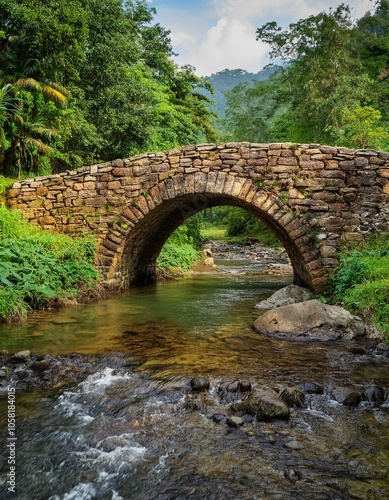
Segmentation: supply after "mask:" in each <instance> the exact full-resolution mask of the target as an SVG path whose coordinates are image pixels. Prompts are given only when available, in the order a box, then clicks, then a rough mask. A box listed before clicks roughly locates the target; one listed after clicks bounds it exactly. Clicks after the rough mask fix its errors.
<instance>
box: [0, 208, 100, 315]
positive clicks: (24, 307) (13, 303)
mask: <svg viewBox="0 0 389 500" xmlns="http://www.w3.org/2000/svg"><path fill="white" fill-rule="evenodd" d="M95 247H96V242H95V240H94V239H92V238H82V239H76V238H72V237H70V236H67V235H55V234H52V233H48V232H46V231H43V230H42V229H40V228H38V227H34V226H30V225H29V224H28V223H27V222H26V221H25V220H23V219H22V218H21V215H20V213H19V212H17V211H10V210H8V209H7V208H5V207H4V206H0V319H3V320H4V319H7V320H9V319H14V318H20V317H24V316H25V315H26V313H27V311H28V310H29V309H41V308H44V307H47V306H48V305H51V304H54V303H61V302H64V301H68V300H75V299H77V298H79V297H80V296H81V295H82V294H84V293H86V292H88V291H91V290H94V289H95V288H96V286H97V278H98V273H97V270H96V269H95V267H94V265H93V261H94V255H95Z"/></svg>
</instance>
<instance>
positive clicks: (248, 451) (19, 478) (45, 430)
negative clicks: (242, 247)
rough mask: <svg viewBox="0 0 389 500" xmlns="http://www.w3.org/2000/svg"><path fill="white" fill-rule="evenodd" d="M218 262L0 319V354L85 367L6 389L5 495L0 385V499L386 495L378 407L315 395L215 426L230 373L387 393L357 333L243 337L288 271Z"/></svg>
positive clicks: (382, 367) (383, 429) (385, 374)
mask: <svg viewBox="0 0 389 500" xmlns="http://www.w3.org/2000/svg"><path fill="white" fill-rule="evenodd" d="M218 264H219V266H218V268H217V269H215V270H209V271H207V272H202V273H196V274H193V275H191V276H186V277H182V278H180V279H177V280H173V281H169V282H164V283H158V284H157V285H155V286H150V287H144V288H139V289H134V290H131V291H130V292H126V293H123V294H120V295H117V296H113V297H111V298H109V299H107V300H103V301H101V302H98V303H94V304H89V305H85V306H82V307H73V308H69V309H66V310H62V311H59V312H52V313H40V314H36V315H33V316H32V317H30V318H29V320H28V321H27V322H26V323H24V324H22V325H18V326H12V327H9V326H0V338H1V344H0V349H8V350H9V351H10V352H15V351H18V350H21V349H31V351H32V352H33V353H36V354H41V355H44V354H48V355H51V356H57V355H60V356H62V358H63V357H65V358H66V356H67V355H69V359H72V360H73V361H74V360H77V363H79V366H80V367H83V369H85V367H86V368H88V369H89V372H90V374H89V376H87V377H86V378H85V379H84V380H83V381H82V382H81V383H74V384H72V385H71V386H69V387H66V388H58V389H56V388H54V389H51V390H50V391H42V390H36V391H34V392H25V391H23V390H17V391H16V414H17V420H16V436H17V441H16V484H17V490H16V491H17V493H16V494H14V493H12V492H10V493H9V494H8V493H7V485H6V479H7V476H6V474H7V471H8V470H9V466H8V465H7V459H8V457H9V449H8V448H7V446H6V443H7V429H6V416H7V415H6V405H7V400H6V394H4V397H3V398H2V399H1V400H0V408H1V415H0V418H1V420H2V422H4V423H5V425H3V424H2V426H1V440H2V441H1V442H2V443H3V446H2V450H1V453H2V455H1V457H2V465H1V481H2V484H1V485H0V487H1V489H2V490H3V491H5V493H4V494H0V497H1V498H17V499H18V500H19V499H20V500H31V499H33V500H35V499H51V500H70V499H74V500H79V499H110V500H111V499H112V500H118V499H130V500H138V499H139V500H144V499H160V500H168V499H221V500H229V499H238V500H239V499H250V500H251V499H289V498H291V499H307V500H308V499H309V500H311V499H354V498H355V499H370V498H371V499H383V498H388V497H389V478H388V466H389V409H388V408H389V405H388V404H387V403H385V404H383V405H380V406H376V405H373V404H370V403H367V402H362V403H361V404H360V405H359V406H358V407H357V408H350V407H346V406H343V405H340V404H338V403H336V402H335V401H333V400H332V399H331V397H330V396H329V395H328V394H329V392H328V391H325V393H324V394H314V395H307V396H306V407H305V408H295V409H292V411H291V417H290V419H289V420H287V421H285V420H279V421H273V422H260V421H256V419H254V418H252V417H249V416H243V418H244V425H243V426H241V427H240V428H234V427H230V426H229V425H227V424H226V423H225V418H223V415H228V414H229V413H230V412H231V410H230V404H231V403H232V402H233V401H236V400H240V399H241V398H243V397H244V393H241V392H239V391H238V392H232V391H231V390H229V389H228V384H229V383H232V382H234V381H236V380H241V381H242V380H249V381H250V382H251V384H252V385H253V386H256V385H266V386H268V387H276V388H277V387H279V386H281V385H289V386H290V385H296V384H300V383H303V382H316V383H317V384H322V385H323V386H324V387H325V388H328V387H330V386H331V384H332V385H334V386H337V385H341V386H342V385H351V386H353V387H355V388H357V389H360V390H363V387H366V386H367V385H369V384H376V385H379V386H383V387H384V388H386V389H387V388H388V387H389V370H388V368H389V362H388V359H387V358H384V357H383V356H373V355H371V354H369V351H368V350H367V351H366V350H363V349H360V350H359V351H358V349H355V348H356V347H358V348H360V347H361V344H356V343H355V342H332V343H320V344H315V343H302V342H300V343H297V342H287V341H280V340H275V339H271V338H268V337H263V336H260V335H258V334H256V333H254V332H253V331H252V330H251V324H252V322H253V320H254V319H255V317H256V316H257V315H258V313H256V312H255V310H254V309H253V306H254V304H256V303H257V302H258V301H259V300H260V299H264V298H266V297H268V296H269V295H270V294H271V293H272V292H273V291H275V290H276V289H278V288H280V287H282V286H285V285H286V284H288V283H290V280H291V277H290V276H286V277H283V278H282V277H277V276H269V275H265V274H263V266H262V267H261V266H258V269H257V268H256V264H255V263H252V262H251V263H250V264H248V263H247V261H246V262H243V261H242V262H239V261H237V260H235V261H231V260H230V261H227V260H221V261H219V262H218ZM362 347H364V346H362ZM353 352H360V354H359V355H355V354H353ZM71 353H79V354H78V355H75V354H71ZM193 376H205V377H207V378H208V379H209V380H210V383H211V387H210V390H209V391H205V392H194V391H192V390H191V385H190V380H191V378H192V377H193ZM3 385H4V384H3ZM5 391H6V385H4V391H3V393H4V392H5ZM218 422H219V423H218Z"/></svg>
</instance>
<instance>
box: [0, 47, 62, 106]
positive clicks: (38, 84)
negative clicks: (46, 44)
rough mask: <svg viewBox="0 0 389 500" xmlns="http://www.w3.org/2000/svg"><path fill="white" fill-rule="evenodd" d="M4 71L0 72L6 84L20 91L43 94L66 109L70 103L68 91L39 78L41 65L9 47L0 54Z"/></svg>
mask: <svg viewBox="0 0 389 500" xmlns="http://www.w3.org/2000/svg"><path fill="white" fill-rule="evenodd" d="M0 61H1V62H2V66H3V68H4V69H3V70H1V72H0V85H1V81H2V83H3V85H4V84H7V83H11V84H12V85H13V86H14V87H16V88H19V89H26V90H29V91H30V92H36V93H41V94H42V95H43V96H44V97H45V98H46V99H47V100H49V101H52V102H54V103H55V104H56V105H57V106H58V107H61V108H65V107H66V105H67V102H68V97H69V95H68V91H67V90H66V89H65V87H63V86H62V85H60V84H59V83H56V82H42V81H40V79H39V78H38V75H39V70H40V64H39V61H37V60H34V59H25V58H24V57H23V55H21V54H20V53H19V52H18V50H13V49H12V48H10V47H8V50H6V51H5V52H2V53H0Z"/></svg>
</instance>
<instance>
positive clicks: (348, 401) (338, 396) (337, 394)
mask: <svg viewBox="0 0 389 500" xmlns="http://www.w3.org/2000/svg"><path fill="white" fill-rule="evenodd" d="M332 397H333V398H334V399H335V401H337V402H338V403H340V404H342V405H344V406H358V405H359V403H360V402H361V400H362V396H361V393H360V392H358V391H356V390H355V389H352V388H350V387H336V388H335V389H333V391H332Z"/></svg>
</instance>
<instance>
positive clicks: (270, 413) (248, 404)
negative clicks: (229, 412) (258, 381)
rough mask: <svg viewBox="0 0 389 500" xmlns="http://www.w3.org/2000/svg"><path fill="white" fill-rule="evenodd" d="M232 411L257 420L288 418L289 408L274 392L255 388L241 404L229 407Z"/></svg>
mask: <svg viewBox="0 0 389 500" xmlns="http://www.w3.org/2000/svg"><path fill="white" fill-rule="evenodd" d="M231 408H232V409H233V410H234V411H243V412H246V413H249V414H251V415H254V416H255V417H256V418H257V419H258V420H274V419H279V418H281V419H284V418H289V414H290V410H289V407H288V406H287V405H286V404H285V403H284V402H283V401H282V399H280V398H279V396H278V394H277V393H276V391H273V389H268V388H265V387H263V388H261V387H257V388H255V389H253V391H252V392H251V394H250V395H249V396H248V397H247V398H246V399H245V400H244V401H242V402H240V403H235V404H233V405H232V406H231Z"/></svg>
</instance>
